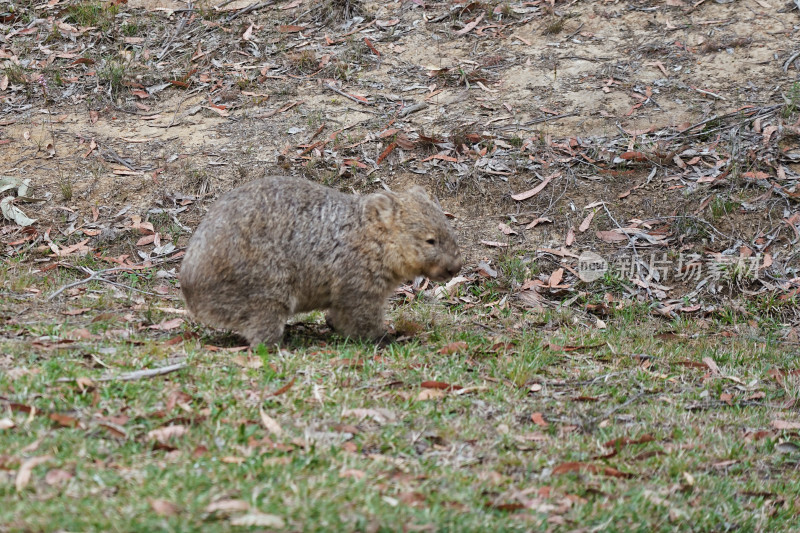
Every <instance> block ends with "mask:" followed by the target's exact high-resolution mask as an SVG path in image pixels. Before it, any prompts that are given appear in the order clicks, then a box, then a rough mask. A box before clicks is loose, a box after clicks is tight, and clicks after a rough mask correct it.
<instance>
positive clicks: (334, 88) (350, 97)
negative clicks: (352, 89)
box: [325, 83, 369, 105]
mask: <svg viewBox="0 0 800 533" xmlns="http://www.w3.org/2000/svg"><path fill="white" fill-rule="evenodd" d="M325 87H327V88H328V89H330V90H331V91H333V92H335V93H336V94H340V95H342V96H344V97H345V98H349V99H350V100H352V101H354V102H358V103H359V104H362V105H369V102H365V101H363V100H359V99H358V98H356V97H355V96H352V95H349V94H347V93H346V92H344V91H342V90H339V89H337V88H336V87H334V86H333V85H331V84H330V83H326V84H325Z"/></svg>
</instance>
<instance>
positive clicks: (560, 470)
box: [553, 462, 633, 478]
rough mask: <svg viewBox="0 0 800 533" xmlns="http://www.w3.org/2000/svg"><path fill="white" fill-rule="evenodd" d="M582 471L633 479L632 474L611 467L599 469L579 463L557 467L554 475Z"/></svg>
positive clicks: (562, 464)
mask: <svg viewBox="0 0 800 533" xmlns="http://www.w3.org/2000/svg"><path fill="white" fill-rule="evenodd" d="M581 470H583V471H586V472H591V473H592V474H603V475H606V476H611V477H618V478H629V477H633V476H632V474H626V473H625V472H620V471H619V470H617V469H616V468H612V467H610V466H603V467H598V466H596V465H592V464H588V463H578V462H571V463H561V464H560V465H558V466H556V467H555V468H554V469H553V474H554V475H558V474H566V473H568V472H579V471H581Z"/></svg>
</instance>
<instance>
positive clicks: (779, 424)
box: [772, 419, 800, 430]
mask: <svg viewBox="0 0 800 533" xmlns="http://www.w3.org/2000/svg"><path fill="white" fill-rule="evenodd" d="M772 427H774V428H775V429H785V430H796V429H800V422H787V421H785V420H778V419H775V420H773V421H772Z"/></svg>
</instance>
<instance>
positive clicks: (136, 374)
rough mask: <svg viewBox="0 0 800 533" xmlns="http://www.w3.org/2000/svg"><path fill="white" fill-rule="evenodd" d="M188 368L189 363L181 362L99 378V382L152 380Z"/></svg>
mask: <svg viewBox="0 0 800 533" xmlns="http://www.w3.org/2000/svg"><path fill="white" fill-rule="evenodd" d="M187 366H189V365H188V363H185V362H180V363H175V364H173V365H167V366H162V367H159V368H148V369H147V370H134V371H133V372H126V373H124V374H120V375H118V376H101V377H99V378H97V381H135V380H137V379H144V378H152V377H155V376H161V375H164V374H169V373H170V372H176V371H178V370H181V369H184V368H186V367H187Z"/></svg>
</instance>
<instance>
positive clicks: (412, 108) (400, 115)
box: [397, 102, 428, 118]
mask: <svg viewBox="0 0 800 533" xmlns="http://www.w3.org/2000/svg"><path fill="white" fill-rule="evenodd" d="M426 107H428V104H427V103H425V102H420V103H418V104H414V105H410V106H408V107H404V108H402V109H401V110H400V112H399V113H397V118H403V117H407V116H408V115H410V114H411V113H416V112H417V111H422V110H423V109H425V108H426Z"/></svg>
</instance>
